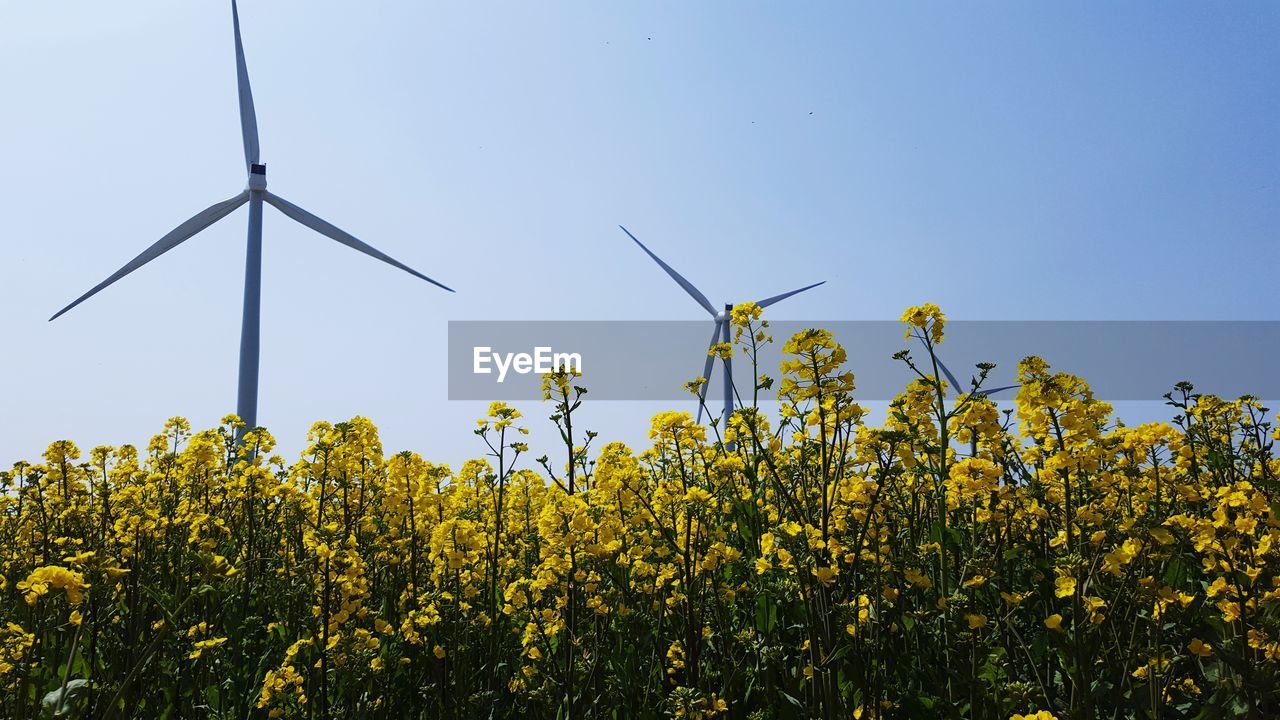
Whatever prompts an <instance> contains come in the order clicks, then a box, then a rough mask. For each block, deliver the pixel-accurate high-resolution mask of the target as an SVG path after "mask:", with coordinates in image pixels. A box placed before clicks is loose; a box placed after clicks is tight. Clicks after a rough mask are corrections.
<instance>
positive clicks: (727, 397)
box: [618, 225, 826, 432]
mask: <svg viewBox="0 0 1280 720" xmlns="http://www.w3.org/2000/svg"><path fill="white" fill-rule="evenodd" d="M618 227H620V228H622V232H624V233H626V234H627V236H628V237H630V238H631V239H632V240H635V243H636V245H639V246H640V249H641V250H644V251H645V254H647V255H648V256H649V257H651V258H653V261H654V262H656V263H658V265H659V266H660V267H661V268H662V269H663V270H666V271H667V274H668V275H670V276H671V279H672V280H675V281H676V283H677V284H679V285H680V287H682V288H684V291H685V292H687V293H689V295H690V296H691V297H692V298H693V299H694V300H697V301H698V304H699V305H701V306H702V307H703V309H704V310H706V311H707V312H708V313H711V317H712V318H714V319H715V328H714V329H713V330H712V331H711V342H710V343H708V344H707V359H706V363H705V364H704V365H703V366H702V377H703V378H704V382H703V383H702V388H701V389H700V390H699V393H698V422H702V408H703V406H704V405H705V404H706V400H707V385H709V384H710V383H711V369H712V366H713V364H714V362H715V358H714V356H712V355H711V348H712V347H713V346H715V344H716V343H718V342H730V335H729V331H730V327H729V326H730V324H731V319H730V317H729V312H730V311H731V310H733V305H732V304H726V305H725V306H724V309H723V310H716V307H715V306H714V305H712V304H711V301H710V300H708V299H707V296H706V295H703V294H702V291H700V290H698V288H696V287H694V286H693V283H691V282H689V281H688V280H685V279H684V277H683V276H681V275H680V273H678V272H676V271H675V269H674V268H672V267H671V266H670V265H668V264H666V263H665V262H663V261H662V258H660V257H658V256H657V255H654V254H653V251H652V250H650V249H649V248H647V247H645V245H644V243H642V242H640V240H639V239H638V238H636V236H635V235H632V234H631V231H630V230H628V229H626V228H625V227H622V226H621V225H619V226H618ZM825 282H826V280H823V281H821V282H816V283H814V284H812V285H806V286H804V287H802V288H800V289H799V290H792V291H791V292H785V293H782V294H781V295H774V296H773V297H770V298H765V299H764V300H760V301H758V302H756V305H759V306H760V307H762V308H766V307H769V306H770V305H772V304H774V303H776V302H778V301H780V300H786V299H787V298H789V297H791V296H792V295H797V294H799V293H802V292H804V291H805V290H811V289H813V288H816V287H818V286H819V285H822V284H823V283H825ZM722 364H723V365H724V378H723V385H724V414H723V415H722V418H723V421H722V422H721V424H720V427H721V431H722V432H723V430H724V429H725V428H728V426H729V417H730V416H731V415H733V360H732V359H730V358H727V357H726V358H724V359H723V361H722Z"/></svg>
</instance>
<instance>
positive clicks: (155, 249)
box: [49, 0, 453, 428]
mask: <svg viewBox="0 0 1280 720" xmlns="http://www.w3.org/2000/svg"><path fill="white" fill-rule="evenodd" d="M231 24H232V28H233V30H234V32H235V45H236V81H237V85H238V87H239V96H240V97H239V101H240V132H241V134H242V135H243V137H244V163H245V169H246V170H248V173H249V183H248V186H247V187H246V188H245V189H244V190H243V191H242V192H241V193H240V194H239V195H236V196H235V197H233V198H230V199H228V200H223V201H222V202H220V203H217V204H215V205H211V206H210V207H208V208H206V209H204V210H202V211H200V212H198V213H196V214H195V215H194V216H193V217H192V218H191V219H189V220H187V221H186V222H184V223H182V224H181V225H179V226H178V227H176V228H174V229H173V230H172V231H170V232H169V234H168V235H165V236H164V237H162V238H160V240H158V241H157V242H156V243H155V244H154V245H152V246H151V247H149V248H147V249H146V250H144V251H142V253H141V254H140V255H138V256H137V257H135V258H134V259H133V260H130V261H129V262H128V263H127V264H126V265H125V266H124V267H122V268H120V269H119V270H117V271H116V272H115V273H114V274H112V275H111V277H109V278H107V279H106V280H103V281H102V282H100V283H98V284H97V285H95V286H94V287H93V289H91V290H89V292H87V293H85V294H83V295H81V296H80V297H78V298H76V300H75V302H73V303H71V304H70V305H68V306H66V307H64V308H62V309H61V310H59V311H58V312H57V313H56V314H54V316H53V317H51V318H49V321H50V322H52V321H54V320H56V319H58V317H59V316H61V315H62V314H64V313H66V312H67V311H68V310H70V309H71V308H73V307H75V306H77V305H79V304H80V303H82V302H84V301H85V300H88V299H89V298H91V297H93V296H94V295H95V294H97V293H98V292H99V291H101V290H102V289H103V288H106V287H107V286H108V285H111V284H112V283H114V282H115V281H117V280H119V279H121V278H123V277H124V276H125V275H128V274H129V273H131V272H133V271H134V270H137V269H138V268H140V267H142V266H143V265H146V264H147V263H149V262H151V261H152V260H155V259H156V258H158V257H160V256H161V255H163V254H165V253H166V252H168V251H170V250H172V249H174V248H175V247H177V246H178V245H180V244H182V243H183V242H184V241H186V240H188V239H189V238H191V237H192V236H194V235H196V234H197V233H199V232H200V231H201V230H204V229H205V228H207V227H209V226H210V225H212V224H214V223H215V222H217V221H219V220H221V219H222V218H224V217H226V216H227V215H229V214H231V212H232V211H234V210H236V209H237V208H239V207H240V206H241V205H244V204H245V203H248V204H249V241H248V248H247V251H246V254H245V265H244V314H243V316H242V319H241V325H240V375H239V387H238V389H237V393H236V414H237V415H239V416H240V419H241V420H243V421H244V424H245V427H246V428H254V427H257V424H258V337H259V327H260V325H259V319H260V317H261V306H262V203H263V201H266V202H268V203H270V204H271V205H274V206H275V207H276V209H277V210H279V211H280V212H282V213H284V214H285V216H286V217H288V218H290V219H291V220H294V221H296V222H298V223H301V224H302V225H305V226H307V227H309V228H311V229H312V230H315V231H316V232H318V233H320V234H321V235H324V236H326V237H328V238H330V239H332V240H336V241H337V242H339V243H341V244H343V245H346V246H347V247H349V248H352V249H355V250H359V251H360V252H362V253H364V254H366V255H369V256H370V257H373V258H377V259H378V260H381V261H382V262H385V263H387V264H389V265H392V266H394V267H397V268H400V269H401V270H404V271H405V272H407V273H409V274H411V275H413V276H415V277H418V278H421V279H423V280H426V281H427V282H429V283H431V284H432V285H435V286H437V287H440V288H443V289H445V290H448V291H449V292H453V290H452V289H451V288H448V287H446V286H444V285H442V284H440V283H438V282H436V281H435V280H432V279H431V278H429V277H427V276H426V275H423V274H422V273H420V272H418V271H417V270H414V269H413V268H411V267H409V266H408V265H405V264H404V263H402V262H400V261H399V260H396V259H395V258H393V257H391V256H390V255H387V254H386V253H384V252H382V251H381V250H378V249H377V248H374V247H373V246H371V245H369V244H367V243H364V242H362V241H360V240H359V239H357V238H356V237H355V236H353V235H350V234H348V233H346V232H344V231H343V230H341V229H339V228H337V227H336V226H334V225H332V224H330V223H328V222H326V221H325V220H322V219H321V218H319V217H316V216H315V215H312V214H311V213H309V212H307V211H306V210H303V209H302V208H300V207H298V206H297V205H294V204H293V203H291V202H289V201H288V200H285V199H284V198H282V197H280V196H279V195H275V194H273V193H270V192H268V191H267V166H266V165H264V164H262V163H261V162H260V159H259V157H258V118H257V115H256V114H255V113H254V110H253V93H252V92H251V90H250V88H249V70H248V67H247V66H246V64H245V60H244V44H243V43H242V42H241V40H240V13H239V9H238V8H237V6H236V0H231Z"/></svg>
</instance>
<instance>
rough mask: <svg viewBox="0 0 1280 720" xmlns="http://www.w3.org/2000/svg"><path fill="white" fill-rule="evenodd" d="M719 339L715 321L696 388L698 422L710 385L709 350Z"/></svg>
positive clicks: (718, 330) (717, 326) (713, 359)
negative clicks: (700, 384)
mask: <svg viewBox="0 0 1280 720" xmlns="http://www.w3.org/2000/svg"><path fill="white" fill-rule="evenodd" d="M719 339H720V321H719V320H717V321H716V328H715V330H712V331H711V342H709V343H707V361H706V363H704V364H703V366H702V387H700V388H698V420H697V421H698V422H702V406H703V405H705V404H706V402H707V386H708V385H710V384H711V368H712V366H713V365H715V358H714V357H712V356H711V348H713V347H715V346H716V341H717V340H719Z"/></svg>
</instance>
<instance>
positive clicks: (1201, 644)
mask: <svg viewBox="0 0 1280 720" xmlns="http://www.w3.org/2000/svg"><path fill="white" fill-rule="evenodd" d="M1187 650H1190V651H1191V654H1192V655H1195V656H1197V657H1202V658H1203V657H1209V656H1210V655H1212V654H1213V646H1212V645H1210V644H1209V643H1207V642H1205V641H1203V640H1201V639H1200V638H1195V639H1193V640H1192V641H1191V642H1190V643H1188V644H1187Z"/></svg>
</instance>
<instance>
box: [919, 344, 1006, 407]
mask: <svg viewBox="0 0 1280 720" xmlns="http://www.w3.org/2000/svg"><path fill="white" fill-rule="evenodd" d="M916 338H917V339H918V340H920V342H921V343H922V344H923V345H924V346H925V349H928V347H929V343H927V342H925V339H924V335H923V334H922V333H918V334H916ZM933 358H934V360H937V362H938V368H939V369H940V370H942V374H943V375H945V376H946V377H947V382H949V383H951V390H952V392H954V393H956V394H957V395H959V394H960V393H962V392H964V389H963V388H962V387H961V385H960V381H959V380H957V379H956V376H955V375H953V374H952V373H951V370H950V369H949V368H948V367H947V366H946V363H944V362H942V358H940V357H938V354H937V352H934V354H933ZM969 387H970V388H972V387H973V384H972V383H970V385H969ZM1019 387H1022V385H1020V384H1013V385H1004V386H1001V387H998V388H991V389H990V390H987V389H984V388H979V389H978V391H977V392H975V393H973V394H974V395H976V396H978V397H984V398H986V397H990V396H992V395H994V394H996V393H998V392H1004V391H1005V390H1013V389H1014V388H1019Z"/></svg>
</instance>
